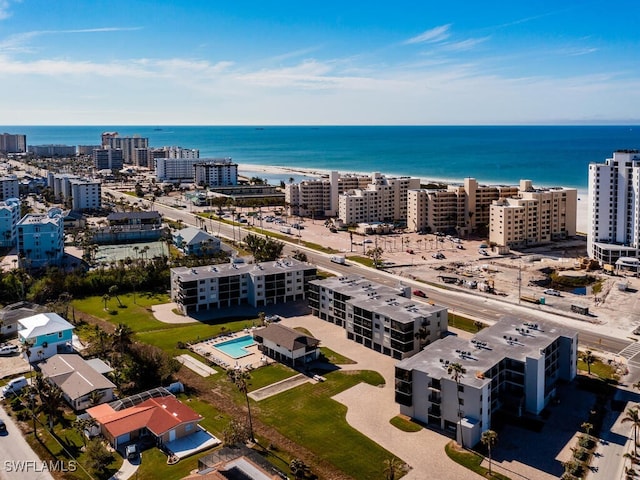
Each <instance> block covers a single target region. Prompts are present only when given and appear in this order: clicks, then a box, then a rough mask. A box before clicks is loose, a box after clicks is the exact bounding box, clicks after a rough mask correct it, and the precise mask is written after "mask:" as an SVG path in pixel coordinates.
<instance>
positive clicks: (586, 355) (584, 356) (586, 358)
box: [580, 350, 596, 375]
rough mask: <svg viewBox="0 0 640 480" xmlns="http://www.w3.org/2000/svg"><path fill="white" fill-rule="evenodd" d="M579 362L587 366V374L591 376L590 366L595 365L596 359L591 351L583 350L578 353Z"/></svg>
mask: <svg viewBox="0 0 640 480" xmlns="http://www.w3.org/2000/svg"><path fill="white" fill-rule="evenodd" d="M580 360H582V361H583V362H584V363H586V364H587V373H588V374H589V375H591V364H592V363H595V361H596V357H595V355H593V352H591V350H585V351H584V352H581V353H580Z"/></svg>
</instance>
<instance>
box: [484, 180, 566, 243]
mask: <svg viewBox="0 0 640 480" xmlns="http://www.w3.org/2000/svg"><path fill="white" fill-rule="evenodd" d="M577 203H578V191H577V190H576V189H575V188H544V189H534V188H533V187H532V185H531V181H530V180H522V181H521V182H520V193H519V194H518V196H517V197H513V198H503V199H500V200H494V201H493V203H492V205H491V225H490V227H489V241H491V242H493V243H495V244H497V245H506V246H509V247H526V246H529V245H540V244H544V243H550V242H553V241H558V240H565V239H567V238H570V237H574V236H575V235H576V214H577Z"/></svg>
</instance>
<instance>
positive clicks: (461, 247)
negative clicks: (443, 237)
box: [456, 243, 464, 250]
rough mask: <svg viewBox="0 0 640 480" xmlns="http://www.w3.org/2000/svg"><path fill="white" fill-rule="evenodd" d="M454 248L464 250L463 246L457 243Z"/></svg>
mask: <svg viewBox="0 0 640 480" xmlns="http://www.w3.org/2000/svg"><path fill="white" fill-rule="evenodd" d="M456 248H457V249H458V250H464V245H462V244H461V243H458V244H457V245H456Z"/></svg>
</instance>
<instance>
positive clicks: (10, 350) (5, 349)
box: [0, 343, 20, 357]
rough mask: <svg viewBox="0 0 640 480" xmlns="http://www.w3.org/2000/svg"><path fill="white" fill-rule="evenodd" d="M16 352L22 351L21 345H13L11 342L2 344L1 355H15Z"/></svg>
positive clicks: (0, 347) (0, 346)
mask: <svg viewBox="0 0 640 480" xmlns="http://www.w3.org/2000/svg"><path fill="white" fill-rule="evenodd" d="M16 353H20V346H19V345H13V344H11V343H5V344H3V345H0V356H3V357H4V356H8V355H14V354H16Z"/></svg>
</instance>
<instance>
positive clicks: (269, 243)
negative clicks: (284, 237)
mask: <svg viewBox="0 0 640 480" xmlns="http://www.w3.org/2000/svg"><path fill="white" fill-rule="evenodd" d="M244 243H245V245H246V247H247V250H249V252H251V254H252V255H253V258H255V260H256V262H270V261H273V260H276V259H277V258H278V257H280V255H282V250H283V249H284V243H283V242H280V241H278V240H274V239H272V238H265V237H260V236H258V235H254V234H252V233H250V234H248V235H247V236H246V237H245V238H244Z"/></svg>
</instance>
